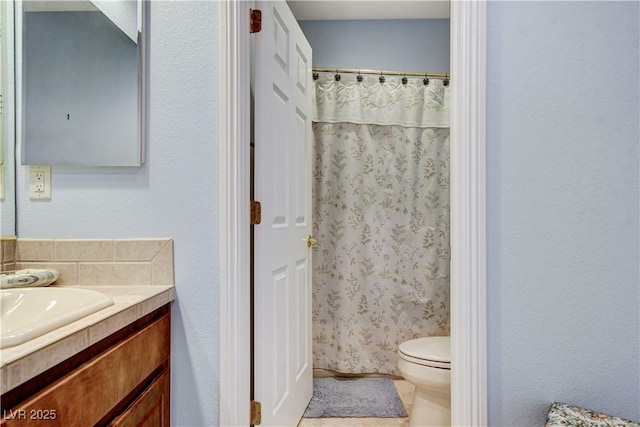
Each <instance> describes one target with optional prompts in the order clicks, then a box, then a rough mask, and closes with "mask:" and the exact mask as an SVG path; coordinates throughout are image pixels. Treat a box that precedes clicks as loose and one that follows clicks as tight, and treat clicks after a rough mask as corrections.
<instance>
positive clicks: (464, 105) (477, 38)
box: [218, 0, 487, 426]
mask: <svg viewBox="0 0 640 427" xmlns="http://www.w3.org/2000/svg"><path fill="white" fill-rule="evenodd" d="M219 5H220V9H219V12H220V31H219V36H220V45H219V48H220V61H219V64H220V68H219V70H218V75H219V78H220V79H219V82H220V83H219V84H220V104H219V105H220V110H219V111H220V122H219V126H220V135H219V136H220V138H219V144H220V151H219V153H220V157H219V167H220V187H219V191H220V198H219V201H220V211H219V215H220V217H219V218H220V228H219V233H220V234H219V236H220V247H219V250H220V259H219V261H220V278H219V280H220V306H219V308H220V328H219V331H220V348H219V350H220V388H219V393H220V394H219V422H220V423H219V424H220V425H221V426H248V425H249V400H250V381H251V378H250V366H251V365H250V342H249V341H250V330H251V324H250V312H249V297H250V277H249V270H250V252H249V242H250V240H249V237H250V236H249V200H250V199H249V185H250V182H249V179H250V175H249V160H250V152H249V149H250V148H249V126H250V117H249V114H250V110H249V100H250V66H251V63H250V61H251V58H250V34H249V31H248V28H249V14H248V8H249V7H250V5H251V2H250V1H246V2H243V1H232V0H227V1H221V2H220V3H219ZM450 19H451V20H450V28H451V39H450V58H451V59H450V60H451V63H450V66H451V75H452V76H453V82H452V85H451V134H450V144H451V164H450V171H451V302H450V305H451V364H452V366H454V369H452V372H451V421H452V425H454V426H486V425H487V357H486V351H487V349H486V340H487V333H486V332H487V331H486V160H485V134H486V132H485V122H486V118H485V115H486V112H485V110H486V103H485V90H486V83H485V79H486V62H485V58H486V0H453V1H451V17H450Z"/></svg>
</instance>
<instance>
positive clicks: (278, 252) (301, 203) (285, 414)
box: [254, 1, 313, 426]
mask: <svg viewBox="0 0 640 427" xmlns="http://www.w3.org/2000/svg"><path fill="white" fill-rule="evenodd" d="M255 7H256V9H259V10H261V11H262V31H261V32H260V33H257V34H255V35H254V37H255V39H254V42H255V45H254V46H255V50H254V60H255V68H254V70H255V75H254V93H255V138H254V139H255V176H254V186H255V187H254V188H255V199H256V200H259V201H260V202H261V203H262V222H261V224H260V225H257V226H255V235H254V238H255V254H254V255H255V256H254V301H255V302H254V333H255V335H254V336H255V338H254V356H255V358H254V360H255V361H254V399H255V400H257V401H259V402H261V404H262V423H261V425H263V426H295V425H297V423H298V421H299V420H300V417H301V416H302V414H303V412H304V410H305V408H306V407H307V404H308V403H309V400H310V399H311V395H312V392H313V385H312V363H311V249H309V248H307V244H306V238H307V236H308V235H310V233H311V220H310V217H311V181H310V176H309V175H310V173H311V93H310V92H311V91H310V88H311V47H310V45H309V43H308V42H307V40H306V39H305V37H304V35H303V33H302V30H301V29H300V27H299V26H298V23H297V22H296V20H295V18H294V17H293V14H292V13H291V11H290V10H289V8H288V6H287V5H286V3H285V2H284V1H268V2H262V1H257V2H256V6H255Z"/></svg>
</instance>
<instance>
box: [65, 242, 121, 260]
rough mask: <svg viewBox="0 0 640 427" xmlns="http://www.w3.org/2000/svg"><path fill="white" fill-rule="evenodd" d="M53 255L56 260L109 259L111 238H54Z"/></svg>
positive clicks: (111, 253)
mask: <svg viewBox="0 0 640 427" xmlns="http://www.w3.org/2000/svg"><path fill="white" fill-rule="evenodd" d="M54 257H55V258H54V259H55V260H56V261H111V260H113V240H107V239H104V240H102V239H94V240H81V239H77V240H76V239H69V240H65V239H59V240H55V244H54Z"/></svg>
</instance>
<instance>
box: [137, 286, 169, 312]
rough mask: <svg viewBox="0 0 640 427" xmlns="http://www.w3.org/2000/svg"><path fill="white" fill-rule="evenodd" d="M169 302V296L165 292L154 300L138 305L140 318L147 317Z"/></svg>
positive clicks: (153, 298) (150, 299)
mask: <svg viewBox="0 0 640 427" xmlns="http://www.w3.org/2000/svg"><path fill="white" fill-rule="evenodd" d="M168 302H169V294H168V293H166V292H163V293H161V294H160V295H156V296H154V297H152V298H149V299H148V300H146V301H143V302H141V303H140V304H138V317H142V316H145V315H147V314H149V313H151V312H152V311H154V310H156V309H158V308H160V307H162V306H163V305H165V304H167V303H168Z"/></svg>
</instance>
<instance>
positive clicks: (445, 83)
mask: <svg viewBox="0 0 640 427" xmlns="http://www.w3.org/2000/svg"><path fill="white" fill-rule="evenodd" d="M442 84H443V85H444V86H445V87H447V86H449V75H448V74H447V77H445V79H444V81H443V82H442Z"/></svg>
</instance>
